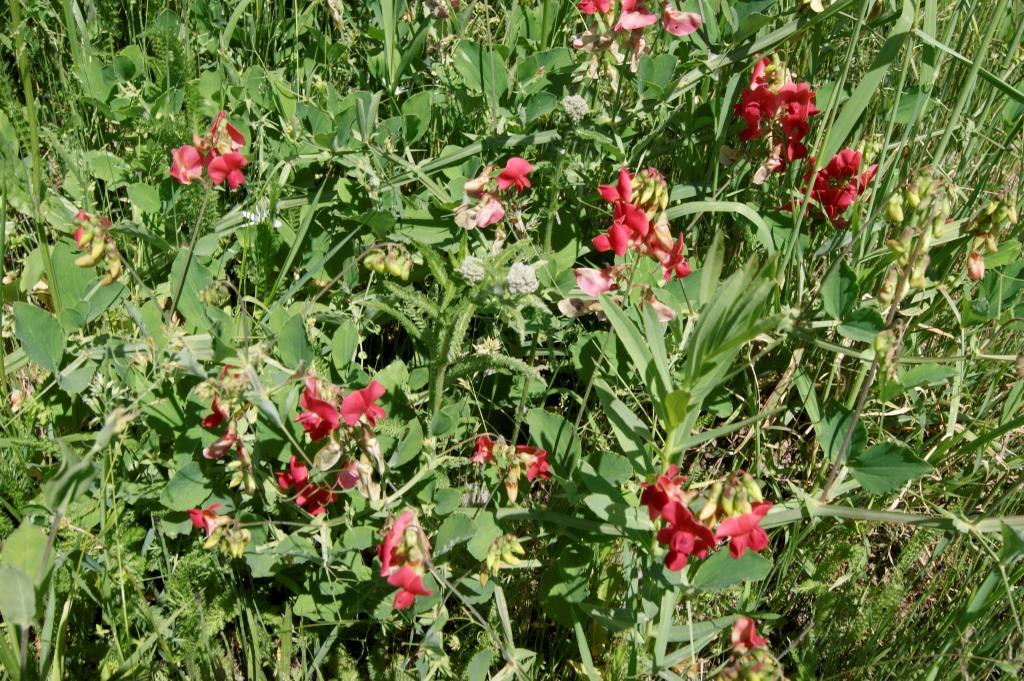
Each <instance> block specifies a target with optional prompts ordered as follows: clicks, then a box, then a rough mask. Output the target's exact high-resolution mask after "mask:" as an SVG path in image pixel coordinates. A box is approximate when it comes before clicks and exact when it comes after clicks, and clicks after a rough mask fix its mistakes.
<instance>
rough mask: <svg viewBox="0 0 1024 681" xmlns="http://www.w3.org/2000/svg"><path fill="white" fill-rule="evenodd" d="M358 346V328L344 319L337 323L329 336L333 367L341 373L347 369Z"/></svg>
mask: <svg viewBox="0 0 1024 681" xmlns="http://www.w3.org/2000/svg"><path fill="white" fill-rule="evenodd" d="M358 347H359V329H358V328H356V325H355V324H353V323H352V322H351V321H349V320H348V319H346V320H345V321H343V322H342V323H341V324H339V325H338V328H337V330H336V331H335V332H334V336H332V337H331V361H332V362H334V368H335V369H337V370H338V371H339V372H342V373H344V372H346V371H348V369H349V365H351V364H352V359H353V358H354V357H355V356H356V348H358Z"/></svg>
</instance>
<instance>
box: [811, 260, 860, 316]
mask: <svg viewBox="0 0 1024 681" xmlns="http://www.w3.org/2000/svg"><path fill="white" fill-rule="evenodd" d="M859 293H860V292H859V291H858V289H857V275H856V274H854V272H853V270H852V269H850V266H849V265H847V264H846V261H845V260H843V261H842V262H840V263H839V267H837V268H835V269H834V270H833V271H832V272H831V273H830V274H829V276H828V277H827V278H826V279H825V281H824V282H822V284H821V304H822V307H824V308H825V312H826V313H827V314H828V316H830V317H831V318H832V319H842V318H843V317H845V316H846V314H847V313H848V312H849V311H850V310H852V309H853V306H854V304H855V303H856V302H857V297H858V296H859Z"/></svg>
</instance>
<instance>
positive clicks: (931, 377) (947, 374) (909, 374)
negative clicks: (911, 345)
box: [900, 364, 959, 388]
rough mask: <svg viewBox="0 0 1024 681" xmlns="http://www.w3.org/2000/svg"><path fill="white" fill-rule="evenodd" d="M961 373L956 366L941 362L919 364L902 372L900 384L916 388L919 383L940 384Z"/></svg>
mask: <svg viewBox="0 0 1024 681" xmlns="http://www.w3.org/2000/svg"><path fill="white" fill-rule="evenodd" d="M957 373H959V372H958V371H957V369H956V367H948V366H943V365H941V364H918V365H917V366H915V367H914V368H913V369H910V370H908V371H905V372H903V373H902V374H900V384H901V385H902V386H903V387H904V388H915V387H917V386H919V385H939V384H941V383H945V382H946V381H947V380H949V379H950V378H952V377H953V376H956V375H957Z"/></svg>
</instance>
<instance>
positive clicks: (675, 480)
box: [640, 466, 686, 520]
mask: <svg viewBox="0 0 1024 681" xmlns="http://www.w3.org/2000/svg"><path fill="white" fill-rule="evenodd" d="M678 473H679V466H669V467H668V471H666V472H665V473H664V474H663V475H659V476H658V479H657V480H655V481H654V482H652V483H643V484H642V485H641V487H642V488H643V492H641V493H640V503H641V504H643V505H644V506H646V507H647V513H648V514H649V515H650V516H651V520H654V519H655V518H657V517H658V516H660V515H661V511H662V509H663V508H665V507H666V506H667V505H668V504H669V503H671V502H673V501H676V502H679V503H682V504H685V503H686V496H685V494H684V493H683V489H682V485H683V483H684V482H686V477H685V476H682V475H679V474H678Z"/></svg>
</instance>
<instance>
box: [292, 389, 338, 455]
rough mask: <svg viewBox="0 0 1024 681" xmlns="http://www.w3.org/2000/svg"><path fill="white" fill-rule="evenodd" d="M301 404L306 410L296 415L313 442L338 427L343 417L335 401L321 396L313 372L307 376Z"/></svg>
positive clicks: (300, 399) (300, 400)
mask: <svg viewBox="0 0 1024 681" xmlns="http://www.w3.org/2000/svg"><path fill="white" fill-rule="evenodd" d="M299 406H300V407H302V408H303V409H305V411H304V412H302V413H301V414H299V415H298V416H296V417H295V420H296V421H298V422H299V423H301V424H302V427H303V429H305V431H306V433H307V434H308V435H309V439H310V440H312V441H313V442H316V441H317V440H322V439H323V438H325V437H327V436H328V435H330V434H331V433H332V432H333V431H334V430H336V429H337V428H338V425H339V424H340V422H341V418H340V416H339V415H338V408H337V407H335V406H334V404H333V403H331V402H328V401H326V400H322V399H320V397H319V394H318V392H317V386H316V379H314V378H313V374H308V375H307V376H306V389H305V390H304V391H303V392H302V395H301V396H300V397H299Z"/></svg>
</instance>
